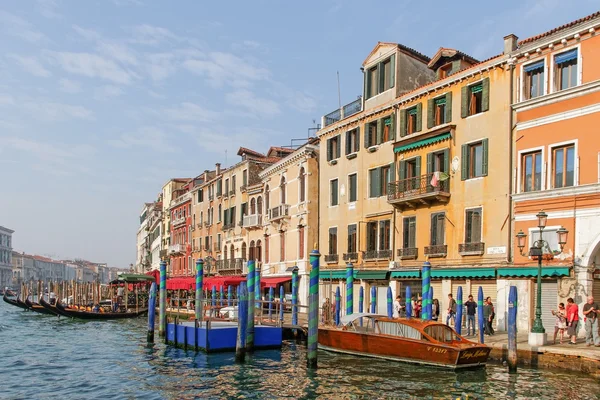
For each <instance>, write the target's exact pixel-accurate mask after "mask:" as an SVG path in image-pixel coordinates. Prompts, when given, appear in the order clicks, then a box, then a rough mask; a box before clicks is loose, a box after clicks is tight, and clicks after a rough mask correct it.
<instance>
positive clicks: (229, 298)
mask: <svg viewBox="0 0 600 400" xmlns="http://www.w3.org/2000/svg"><path fill="white" fill-rule="evenodd" d="M232 300H233V288H232V286H231V285H229V286H227V307H231V305H232V304H233V302H232Z"/></svg>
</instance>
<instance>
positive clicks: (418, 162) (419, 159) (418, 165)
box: [415, 156, 421, 182]
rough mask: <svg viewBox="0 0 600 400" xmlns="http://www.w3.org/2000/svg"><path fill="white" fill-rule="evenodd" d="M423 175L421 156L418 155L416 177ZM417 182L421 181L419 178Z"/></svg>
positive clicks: (416, 158)
mask: <svg viewBox="0 0 600 400" xmlns="http://www.w3.org/2000/svg"><path fill="white" fill-rule="evenodd" d="M420 176H421V156H416V157H415V177H417V178H418V177H420ZM417 182H419V181H418V180H417Z"/></svg>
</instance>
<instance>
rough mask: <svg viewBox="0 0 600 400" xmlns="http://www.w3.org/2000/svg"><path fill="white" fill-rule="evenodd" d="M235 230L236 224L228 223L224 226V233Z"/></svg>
mask: <svg viewBox="0 0 600 400" xmlns="http://www.w3.org/2000/svg"><path fill="white" fill-rule="evenodd" d="M233 228H235V222H228V223H226V224H223V230H224V231H228V230H229V229H233Z"/></svg>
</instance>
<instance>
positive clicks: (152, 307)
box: [147, 282, 156, 343]
mask: <svg viewBox="0 0 600 400" xmlns="http://www.w3.org/2000/svg"><path fill="white" fill-rule="evenodd" d="M155 318H156V282H152V286H150V296H149V297H148V337H147V339H148V343H154V320H155Z"/></svg>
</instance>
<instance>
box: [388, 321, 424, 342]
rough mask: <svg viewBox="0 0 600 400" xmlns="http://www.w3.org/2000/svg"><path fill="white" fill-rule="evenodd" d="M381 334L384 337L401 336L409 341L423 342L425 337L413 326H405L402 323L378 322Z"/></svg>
mask: <svg viewBox="0 0 600 400" xmlns="http://www.w3.org/2000/svg"><path fill="white" fill-rule="evenodd" d="M377 327H378V328H379V332H378V333H381V334H384V335H392V336H399V337H403V338H407V339H416V340H421V339H422V338H423V335H422V334H421V332H420V331H419V330H418V329H416V328H413V327H412V326H409V325H405V324H403V323H402V322H400V321H378V322H377Z"/></svg>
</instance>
